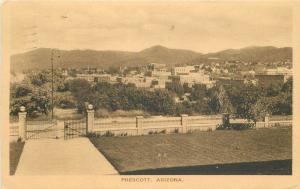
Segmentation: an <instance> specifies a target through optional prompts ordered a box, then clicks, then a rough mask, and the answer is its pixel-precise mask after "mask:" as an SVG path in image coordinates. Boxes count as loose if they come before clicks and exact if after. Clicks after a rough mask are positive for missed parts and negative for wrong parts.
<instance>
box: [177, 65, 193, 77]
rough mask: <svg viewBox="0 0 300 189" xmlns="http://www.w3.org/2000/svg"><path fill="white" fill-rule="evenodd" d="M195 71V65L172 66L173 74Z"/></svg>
mask: <svg viewBox="0 0 300 189" xmlns="http://www.w3.org/2000/svg"><path fill="white" fill-rule="evenodd" d="M191 71H195V66H181V67H174V68H172V75H186V74H189V73H190V72H191Z"/></svg>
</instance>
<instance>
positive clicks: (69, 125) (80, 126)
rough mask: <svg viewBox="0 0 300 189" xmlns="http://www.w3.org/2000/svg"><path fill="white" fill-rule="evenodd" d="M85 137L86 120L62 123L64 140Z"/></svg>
mask: <svg viewBox="0 0 300 189" xmlns="http://www.w3.org/2000/svg"><path fill="white" fill-rule="evenodd" d="M85 135H86V120H85V119H81V120H66V121H65V122H64V139H65V140H67V139H71V138H76V137H81V136H85Z"/></svg>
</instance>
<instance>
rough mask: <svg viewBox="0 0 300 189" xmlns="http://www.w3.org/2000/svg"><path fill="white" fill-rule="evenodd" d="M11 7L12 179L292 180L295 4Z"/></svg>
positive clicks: (8, 41)
mask: <svg viewBox="0 0 300 189" xmlns="http://www.w3.org/2000/svg"><path fill="white" fill-rule="evenodd" d="M5 8H6V10H7V11H5V15H6V17H5V21H7V23H9V24H7V25H6V26H7V28H6V30H5V31H7V32H6V33H5V34H6V36H7V38H6V48H7V52H8V55H7V56H8V60H9V62H4V64H8V66H9V72H8V73H7V74H8V75H7V76H8V77H7V80H6V81H5V82H7V83H8V86H9V87H8V90H9V93H8V94H7V95H8V98H9V103H7V104H8V106H9V107H7V109H8V112H7V117H8V119H9V125H7V126H9V127H7V129H8V132H7V136H8V137H7V138H8V146H9V147H8V151H7V153H8V160H9V165H8V169H9V175H10V177H12V178H13V177H22V176H47V175H48V176H49V175H52V176H55V175H56V176H57V175H69V176H75V175H76V176H79V175H107V176H120V178H121V181H120V182H143V181H141V180H138V179H141V178H144V179H146V180H147V179H150V180H149V182H152V181H151V178H152V177H149V178H146V177H138V176H139V175H177V176H178V175H179V177H172V176H170V177H162V178H161V179H162V180H159V181H162V182H163V181H166V180H164V179H168V181H167V182H183V177H180V175H186V176H187V175H190V176H192V175H194V176H195V175H227V176H234V175H235V176H237V175H269V176H270V175H277V176H283V175H285V176H292V175H293V173H294V170H293V148H292V147H293V140H292V139H293V137H292V136H293V130H294V129H295V128H294V126H295V125H294V124H293V123H294V122H293V86H294V85H293V73H295V70H294V71H293V64H294V59H293V48H294V47H293V44H294V43H293V23H294V21H293V7H292V5H291V4H287V3H286V4H285V3H258V2H255V3H254V2H253V3H249V2H248V3H230V2H228V3H221V2H211V3H205V2H184V1H182V2H168V1H164V2H157V1H155V2H130V1H128V2H118V1H111V2H109V1H108V2H101V1H98V2H97V1H94V2H93V1H90V2H83V1H73V2H72V1H69V2H67V1H66V2H58V1H32V2H31V1H12V2H10V3H8V4H6V7H5ZM127 175H135V176H137V177H127ZM159 178H160V177H158V179H159ZM134 179H137V180H134ZM146 180H145V181H146ZM159 181H157V179H155V180H153V182H159Z"/></svg>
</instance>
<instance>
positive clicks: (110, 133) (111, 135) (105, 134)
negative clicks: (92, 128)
mask: <svg viewBox="0 0 300 189" xmlns="http://www.w3.org/2000/svg"><path fill="white" fill-rule="evenodd" d="M103 136H106V137H113V136H115V134H114V133H112V132H111V131H106V132H105V133H104V135H103Z"/></svg>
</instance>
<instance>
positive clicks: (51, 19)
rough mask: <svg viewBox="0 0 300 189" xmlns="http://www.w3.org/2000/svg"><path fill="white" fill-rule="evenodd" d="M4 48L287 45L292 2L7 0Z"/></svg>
mask: <svg viewBox="0 0 300 189" xmlns="http://www.w3.org/2000/svg"><path fill="white" fill-rule="evenodd" d="M10 8H11V10H12V11H10V19H9V20H10V23H9V25H10V34H11V35H10V48H11V51H12V52H13V53H20V52H25V51H29V50H32V49H34V48H36V47H37V48H41V47H45V48H58V49H64V50H72V49H94V50H121V51H140V50H143V49H145V48H149V47H151V46H154V45H162V46H166V47H168V48H175V49H188V50H193V51H197V52H202V53H208V52H216V51H219V50H224V49H229V48H243V47H247V46H277V47H285V46H292V19H293V18H292V8H291V7H290V6H288V5H283V4H276V3H275V4H274V3H272V4H266V3H265V4H261V3H259V4H258V3H203V2H202V3H200V2H186V3H182V2H181V3H179V2H160V3H159V2H144V3H136V2H135V3H134V2H127V3H125V2H123V3H121V2H111V3H108V2H89V3H87V2H85V3H83V2H77V3H74V1H73V2H72V3H71V2H69V3H67V2H65V3H59V2H56V3H54V2H52V3H49V2H39V3H37V2H36V3H29V2H27V3H25V2H12V3H11V4H10Z"/></svg>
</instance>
